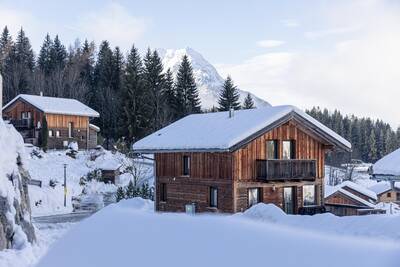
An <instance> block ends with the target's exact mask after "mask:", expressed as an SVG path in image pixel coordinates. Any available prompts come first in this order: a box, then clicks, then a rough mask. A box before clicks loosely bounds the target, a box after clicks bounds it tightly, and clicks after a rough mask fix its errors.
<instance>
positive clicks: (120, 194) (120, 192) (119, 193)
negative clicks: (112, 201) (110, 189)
mask: <svg viewBox="0 0 400 267" xmlns="http://www.w3.org/2000/svg"><path fill="white" fill-rule="evenodd" d="M125 197H126V196H125V190H124V188H123V187H121V186H119V187H118V189H117V193H116V196H115V198H116V201H117V202H120V201H121V200H123V199H125Z"/></svg>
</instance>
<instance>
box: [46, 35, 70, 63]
mask: <svg viewBox="0 0 400 267" xmlns="http://www.w3.org/2000/svg"><path fill="white" fill-rule="evenodd" d="M47 38H50V36H48V34H47V36H46V40H45V41H47ZM50 42H51V40H50ZM66 59H67V50H66V49H65V46H64V45H63V44H62V43H61V41H60V39H59V38H58V35H56V37H55V38H54V42H53V44H52V46H50V62H51V63H50V65H51V66H52V67H53V68H58V69H63V68H64V67H65V63H66Z"/></svg>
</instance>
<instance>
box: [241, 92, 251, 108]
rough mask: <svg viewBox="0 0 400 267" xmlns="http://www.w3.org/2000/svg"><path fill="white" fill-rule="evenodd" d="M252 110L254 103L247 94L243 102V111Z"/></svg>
mask: <svg viewBox="0 0 400 267" xmlns="http://www.w3.org/2000/svg"><path fill="white" fill-rule="evenodd" d="M252 108H254V101H253V98H252V97H251V95H250V94H249V93H247V96H246V98H245V99H244V102H243V109H252Z"/></svg>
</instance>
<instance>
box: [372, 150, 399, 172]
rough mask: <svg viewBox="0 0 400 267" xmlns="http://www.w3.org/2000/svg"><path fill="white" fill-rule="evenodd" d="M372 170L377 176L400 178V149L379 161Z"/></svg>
mask: <svg viewBox="0 0 400 267" xmlns="http://www.w3.org/2000/svg"><path fill="white" fill-rule="evenodd" d="M372 169H373V171H374V174H375V175H391V176H400V148H399V149H397V150H395V151H393V152H392V153H389V154H387V155H386V156H384V157H383V158H381V159H380V160H378V161H377V162H376V163H375V164H374V165H373V167H372Z"/></svg>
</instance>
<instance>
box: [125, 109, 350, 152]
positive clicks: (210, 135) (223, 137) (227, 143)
mask: <svg viewBox="0 0 400 267" xmlns="http://www.w3.org/2000/svg"><path fill="white" fill-rule="evenodd" d="M228 114H229V112H228V111H224V112H214V113H203V114H192V115H188V116H186V117H184V118H182V119H180V120H178V121H176V122H174V123H172V124H170V125H168V126H166V127H164V128H162V129H160V130H158V131H156V132H155V133H153V134H150V135H148V136H147V137H145V138H143V139H141V140H139V141H138V142H136V143H135V144H134V145H133V149H134V150H136V151H147V152H150V151H160V150H164V151H168V150H173V151H176V150H194V151H197V150H216V151H229V150H232V148H233V147H234V146H236V145H238V144H240V143H241V142H245V141H246V140H248V139H249V138H251V137H252V136H254V135H257V134H259V133H260V132H262V131H264V130H265V129H266V128H268V127H275V126H277V125H278V124H279V123H281V122H282V120H284V119H285V120H284V122H286V118H287V119H290V118H292V117H294V116H296V118H299V119H301V120H303V121H305V122H306V123H308V124H309V125H311V126H310V127H312V128H313V130H315V131H316V132H317V133H319V134H322V135H324V137H325V138H329V140H330V141H331V142H332V143H333V142H335V144H337V145H339V146H341V148H343V149H347V150H350V149H351V144H350V143H349V142H348V141H347V140H345V139H344V138H343V137H341V136H340V135H338V134H337V133H335V132H334V131H332V130H331V129H329V128H328V127H326V126H325V125H323V124H322V123H320V122H318V121H317V120H315V119H314V118H312V117H311V116H309V115H308V114H306V113H305V112H304V111H302V110H300V109H299V108H297V107H294V106H290V105H283V106H274V107H264V108H257V109H250V110H237V111H234V115H233V117H231V118H230V117H229V115H228ZM278 126H279V125H278Z"/></svg>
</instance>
